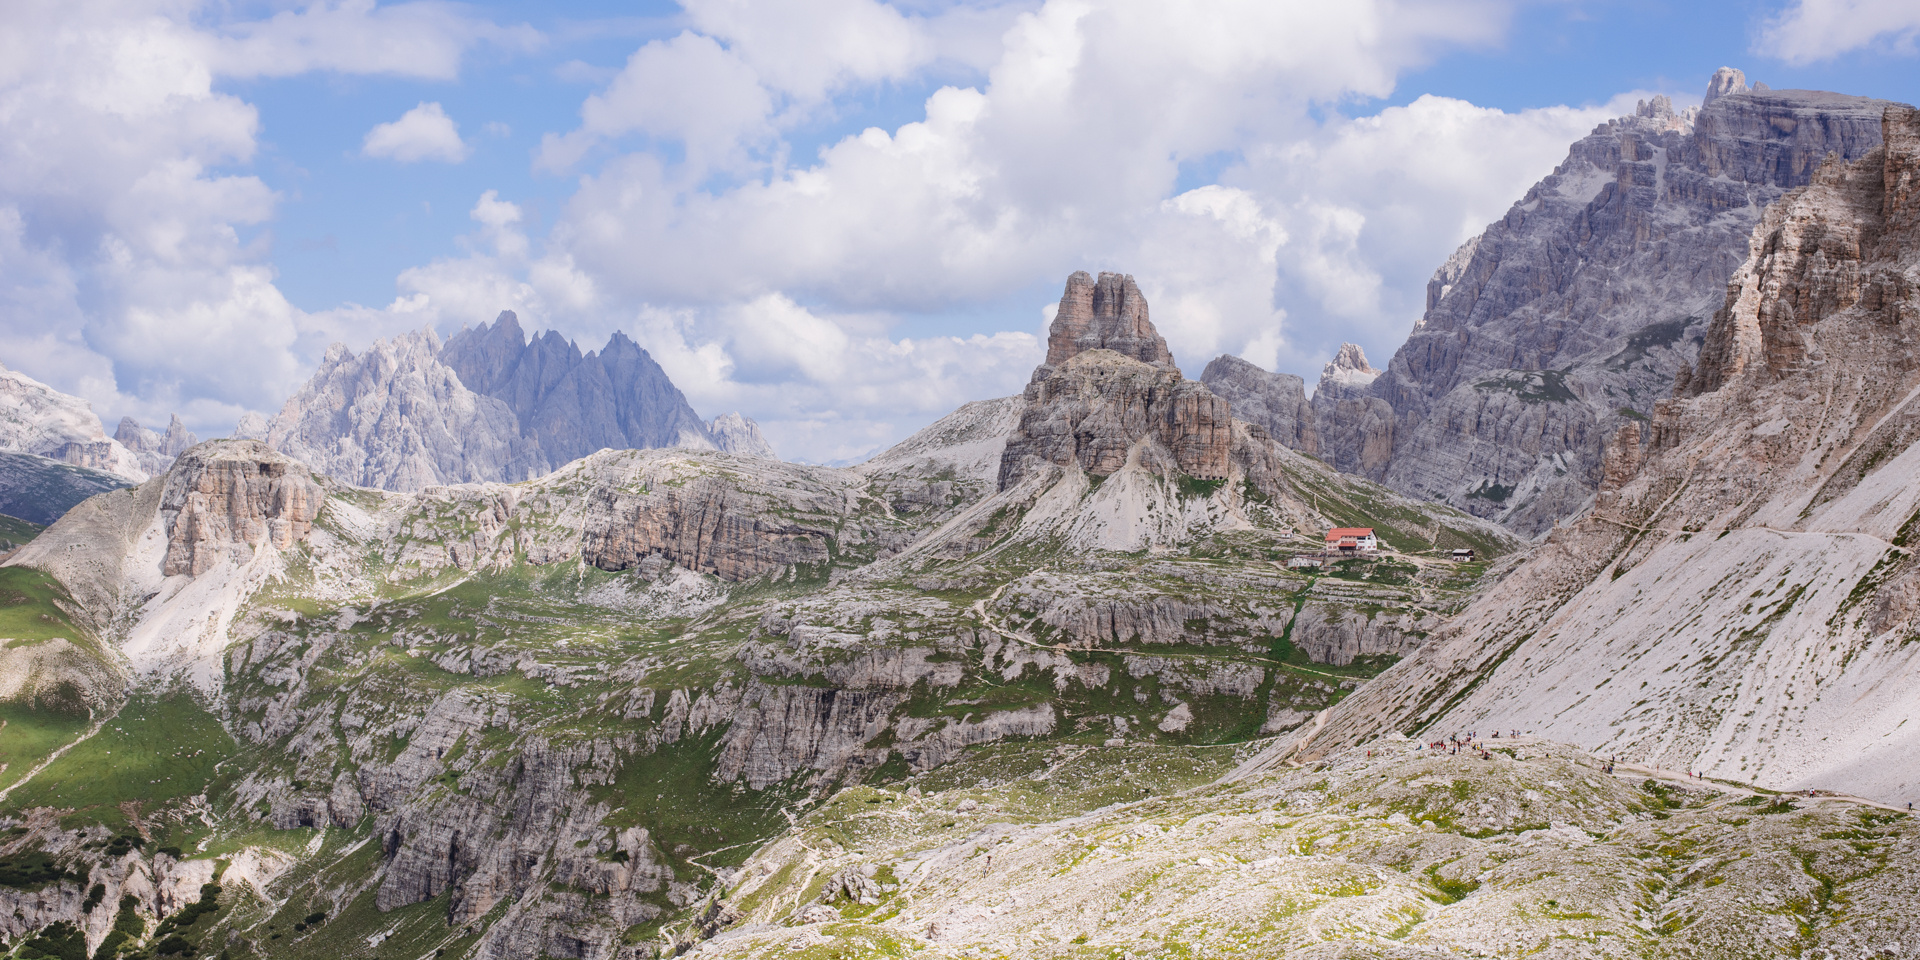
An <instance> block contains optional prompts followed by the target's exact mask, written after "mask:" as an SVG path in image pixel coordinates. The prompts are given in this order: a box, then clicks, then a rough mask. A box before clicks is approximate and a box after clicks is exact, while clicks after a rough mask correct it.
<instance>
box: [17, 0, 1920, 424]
mask: <svg viewBox="0 0 1920 960" xmlns="http://www.w3.org/2000/svg"><path fill="white" fill-rule="evenodd" d="M1335 6H1338V9H1330V8H1332V7H1335ZM1913 6H1914V5H1912V4H1910V3H1900V2H1893V0H1800V2H1795V3H1782V2H1747V3H1719V4H1707V3H1678V2H1672V3H1669V2H1652V0H1643V2H1617V3H1602V2H1542V3H1510V2H1504V0H1370V2H1356V3H1352V4H1346V5H1327V4H1313V3H1300V4H1289V3H1284V2H1261V3H1252V2H1245V3H1235V2H1220V3H1209V4H1201V5H1197V6H1195V7H1193V8H1191V9H1182V8H1181V7H1180V5H1178V4H1171V3H1160V2H1157V0H1155V2H1128V0H1115V2H1111V3H1089V2H1082V0H1049V2H1039V0H1035V2H1014V3H1005V4H994V5H964V4H948V3H941V2H933V0H927V2H902V3H897V4H893V5H891V6H889V5H886V4H883V3H880V2H878V0H787V2H784V3H779V4H768V3H761V2H758V0H698V2H694V0H689V2H688V4H687V5H686V6H685V7H683V6H681V5H680V4H676V3H627V4H616V3H606V2H601V3H548V4H539V5H528V4H511V3H471V4H459V5H456V4H443V3H433V2H429V3H419V2H413V3H398V4H388V3H380V4H376V3H374V2H373V0H331V2H323V3H314V4H308V3H271V4H231V3H220V4H214V3H205V4H199V3H195V2H193V0H90V2H86V3H79V4H54V3H50V2H44V3H43V2H29V3H27V4H26V5H25V6H24V7H21V8H20V10H21V14H20V21H19V22H18V23H17V24H16V28H17V29H15V30H13V31H10V32H11V33H13V35H14V37H15V41H14V42H15V44H17V45H18V46H17V47H12V48H8V47H4V41H0V55H5V54H7V53H8V52H9V50H13V52H14V53H15V57H14V59H15V60H16V61H17V63H16V65H15V66H13V67H11V68H9V70H10V72H0V97H6V98H11V99H12V100H13V101H14V102H17V103H25V104H26V105H27V106H26V108H24V109H21V110H16V111H15V112H14V114H13V115H12V118H11V119H9V120H7V121H5V122H4V123H0V126H4V127H7V129H0V135H4V136H5V137H6V138H7V139H8V140H9V141H10V142H11V143H12V146H11V147H8V148H4V149H0V323H5V324H6V329H7V331H8V334H9V336H8V337H7V339H6V341H5V345H4V346H3V347H0V361H4V362H5V363H6V364H7V365H9V366H11V367H14V368H16V369H21V370H23V371H25V372H27V373H29V374H30V375H33V376H36V377H39V378H41V379H43V380H46V381H48V382H50V383H52V384H54V385H55V386H57V387H60V388H61V389H65V390H69V391H71V392H76V393H79V394H81V395H83V396H86V397H87V398H89V399H90V400H92V401H93V403H94V405H95V408H96V409H97V410H98V411H99V412H101V413H102V414H103V415H104V416H105V417H106V418H108V420H109V423H111V422H112V421H113V420H115V419H117V418H118V417H119V416H120V415H122V414H132V415H135V416H138V417H140V418H141V419H142V420H145V421H154V420H159V421H162V422H163V421H164V418H165V416H166V415H167V414H168V413H170V412H174V411H178V412H180V413H181V414H182V415H183V416H184V417H185V418H186V419H188V421H189V423H190V425H191V426H193V427H194V428H196V429H197V430H199V431H200V432H201V433H202V434H203V435H213V434H219V433H224V432H225V431H226V429H228V428H229V427H230V425H231V424H232V422H233V420H234V418H236V417H237V416H238V415H239V414H240V413H242V412H245V411H248V410H252V411H257V412H261V413H265V414H267V415H271V414H272V413H273V412H274V411H275V410H276V409H277V408H278V404H279V402H280V400H281V399H283V398H284V397H285V396H286V395H287V394H289V393H290V392H291V391H292V390H293V388H294V387H296V386H297V385H298V383H299V382H300V381H301V380H303V379H304V378H305V376H306V375H307V374H308V373H310V372H311V369H312V365H313V363H314V361H315V360H317V358H318V356H319V354H320V352H321V351H323V350H324V348H325V347H326V345H327V343H328V342H329V341H332V340H336V339H337V340H342V341H344V342H346V343H347V344H348V345H349V346H350V347H352V348H354V349H356V350H357V349H361V348H363V347H365V346H366V345H367V343H368V342H370V341H371V340H372V339H373V338H374V337H377V336H388V335H392V334H394V333H398V332H401V331H404V330H407V329H416V328H418V327H420V326H423V325H426V326H433V327H435V328H437V329H439V330H440V331H441V332H442V333H443V334H446V333H450V332H452V331H453V330H457V329H458V328H459V327H460V326H461V325H462V324H466V323H473V322H479V321H483V320H485V319H487V318H489V317H491V316H492V315H493V314H494V313H496V312H497V311H498V310H499V309H502V308H513V309H516V310H517V311H518V312H520V314H521V316H522V320H523V323H525V325H527V326H529V327H532V328H542V327H552V328H555V329H559V330H561V331H562V332H564V333H566V334H568V335H569V336H573V337H576V338H578V339H579V340H580V342H581V344H582V346H583V347H586V348H593V347H596V346H598V345H599V344H600V343H601V342H603V341H604V339H605V337H606V336H607V334H608V333H610V332H611V331H612V330H614V329H625V330H627V331H629V332H630V333H632V334H633V335H634V336H635V337H636V339H638V340H639V341H640V342H641V343H642V344H643V345H644V346H646V347H648V348H649V349H650V350H651V351H652V352H653V353H654V354H655V356H656V357H657V358H658V359H660V361H661V362H662V363H663V365H665V366H666V367H667V368H668V370H669V372H670V373H671V374H672V375H673V376H674V378H675V381H676V383H678V384H679V385H680V386H681V388H682V389H683V390H684V391H685V392H686V393H687V394H688V396H689V398H690V399H691V400H692V401H693V402H694V404H695V407H696V409H698V410H699V411H700V412H701V413H702V414H703V415H705V416H709V417H711V416H713V415H716V414H718V413H722V412H725V411H726V410H730V409H740V410H742V411H743V412H745V413H747V414H748V415H749V416H753V417H755V418H756V419H758V420H760V421H761V422H762V423H763V425H764V426H765V427H766V428H767V430H768V432H769V434H770V435H771V437H772V439H773V440H774V442H775V444H776V446H777V447H779V448H780V449H781V450H782V452H783V453H787V454H789V455H793V456H801V457H806V458H808V459H813V460H822V461H824V460H832V459H836V458H841V457H846V456H850V455H855V454H858V453H861V452H864V451H866V450H870V449H872V448H873V447H876V446H879V445H882V444H884V443H887V442H891V441H892V440H896V439H898V438H900V437H902V436H904V435H905V434H906V433H909V432H911V431H912V430H913V429H916V428H918V427H919V426H922V425H924V424H925V423H927V422H929V421H930V420H932V419H934V418H935V417H937V416H939V415H941V414H942V413H944V412H946V411H947V410H949V409H951V408H952V407H953V406H956V405H958V404H959V403H961V402H964V401H966V400H970V399H979V398H981V397H986V396H996V395H1003V394H1005V393H1009V392H1013V391H1014V390H1017V389H1018V388H1019V386H1020V385H1021V384H1022V383H1023V382H1024V380H1025V378H1026V373H1027V370H1028V369H1030V367H1031V365H1032V364H1033V363H1034V362H1036V361H1037V359H1038V353H1039V340H1038V335H1039V333H1040V332H1041V330H1042V329H1043V325H1044V322H1045V316H1046V314H1045V308H1046V307H1047V305H1048V304H1049V303H1050V302H1051V301H1053V300H1054V299H1056V298H1057V297H1058V292H1059V289H1060V285H1061V283H1062V281H1063V280H1064V278H1065V274H1066V273H1067V272H1068V271H1070V270H1072V269H1076V268H1085V269H1095V270H1098V269H1122V270H1126V271H1128V272H1132V273H1134V274H1135V275H1136V276H1138V277H1139V279H1140V280H1141V283H1142V285H1143V287H1144V288H1145V289H1146V290H1147V292H1148V295H1149V297H1150V300H1151V302H1152V303H1153V306H1154V311H1155V320H1156V322H1157V323H1158V324H1159V325H1160V326H1161V328H1162V330H1163V332H1165V333H1166V334H1167V336H1168V338H1169V340H1170V341H1171V343H1172V345H1173V347H1174V350H1175V354H1176V358H1177V359H1178V360H1179V361H1180V362H1181V363H1182V365H1183V366H1185V367H1187V368H1189V372H1190V373H1193V372H1197V370H1198V368H1199V367H1200V366H1202V365H1204V363H1205V362H1206V360H1207V359H1208V358H1209V357H1210V356H1212V355H1213V354H1215V353H1219V352H1234V353H1239V354H1241V355H1243V356H1247V357H1248V358H1249V359H1252V360H1254V361H1255V362H1256V363H1261V364H1263V365H1266V366H1269V367H1272V368H1276V369H1282V370H1286V371H1289V372H1294V373H1298V374H1301V375H1303V376H1306V377H1307V379H1308V380H1309V382H1311V381H1312V380H1313V379H1314V377H1315V376H1316V374H1317V370H1318V367H1319V365H1320V364H1321V363H1323V362H1324V361H1325V360H1326V359H1327V357H1328V356H1330V355H1331V353H1332V352H1333V351H1334V349H1336V348H1337V347H1338V345H1339V344H1340V343H1341V342H1342V341H1345V340H1352V341H1354V342H1357V343H1359V344H1361V345H1362V346H1363V347H1364V348H1366V350H1367V352H1368V354H1369V356H1370V357H1371V358H1372V359H1373V360H1374V361H1375V363H1376V365H1381V364H1383V363H1384V361H1385V360H1386V359H1387V357H1389V356H1390V355H1391V353H1392V351H1393V349H1394V348H1395V347H1397V346H1398V344H1399V343H1400V341H1401V339H1403V338H1404V335H1405V332H1406V330H1407V328H1408V327H1409V326H1410V325H1411V324H1412V322H1413V321H1414V320H1415V319H1416V318H1417V313H1418V309H1419V304H1420V297H1421V295H1422V292H1423V290H1424V284H1425V280H1426V277H1427V275H1428V274H1429V273H1431V271H1432V270H1433V268H1434V267H1435V266H1437V265H1438V263H1439V262H1440V260H1442V259H1443V258H1444V257H1445V256H1446V254H1447V253H1448V252H1449V251H1450V250H1451V249H1452V248H1453V247H1454V246H1455V245H1457V244H1458V243H1459V242H1461V241H1462V240H1464V239H1466V238H1467V237H1468V236H1470V235H1471V234H1472V233H1474V232H1477V230H1478V227H1479V226H1480V225H1482V224H1484V223H1486V222H1487V221H1489V220H1491V219H1493V218H1495V217H1497V216H1499V215H1500V213H1501V212H1502V211H1503V210H1504V209H1505V207H1506V205H1507V204H1509V203H1511V202H1512V201H1513V200H1515V199H1517V198H1518V197H1519V195H1520V194H1521V193H1522V192H1523V191H1524V189H1525V187H1526V185H1527V184H1529V183H1531V182H1532V181H1534V180H1536V179H1538V178H1539V177H1540V176H1542V175H1544V174H1545V173H1547V172H1548V170H1550V169H1551V167H1552V166H1553V165H1554V164H1555V163H1556V162H1557V161H1558V160H1559V159H1560V157H1561V156H1563V155H1564V152H1565V148H1566V145H1567V143H1568V142H1569V141H1570V140H1572V139H1573V138H1575V137H1577V136H1579V135H1580V134H1582V133H1584V132H1585V131H1586V130H1588V129H1590V128H1591V127H1592V126H1593V125H1594V124H1595V123H1597V122H1599V121H1600V120H1603V119H1605V118H1606V117H1608V116H1612V115H1618V114H1619V113H1622V112H1626V111H1628V110H1630V109H1631V104H1632V101H1633V99H1634V98H1636V97H1639V96H1647V95H1650V94H1651V93H1656V92H1658V93H1667V94H1670V95H1671V96H1673V97H1674V98H1675V100H1676V101H1677V102H1678V103H1680V104H1681V105H1683V106H1684V105H1686V104H1689V103H1696V102H1697V101H1698V98H1699V95H1700V93H1701V92H1702V91H1703V90H1704V88H1705V84H1706V79H1707V77H1708V75H1710V74H1711V73H1712V71H1713V70H1714V69H1715V68H1716V67H1719V66H1723V65H1730V66H1735V67H1740V68H1742V69H1744V70H1745V71H1746V73H1747V75H1748V77H1749V79H1751V80H1759V81H1765V82H1767V83H1768V84H1770V85H1771V86H1773V87H1775V88H1786V87H1811V88H1819V89H1831V90H1838V91H1842V92H1847V93H1856V94H1863V95H1871V96H1877V97H1884V98H1888V99H1894V100H1904V101H1907V102H1916V101H1920V70H1917V69H1915V68H1916V66H1920V64H1917V63H1916V56H1915V53H1914V42H1915V35H1916V30H1917V29H1920V11H1916V10H1915V9H1913ZM89 71H91V72H89ZM449 124H450V125H451V126H449ZM382 125H394V126H390V127H388V128H385V129H384V131H383V129H382ZM870 128H871V129H872V131H873V132H871V133H866V132H865V131H868V130H869V129H870Z"/></svg>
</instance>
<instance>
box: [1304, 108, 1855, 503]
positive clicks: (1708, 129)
mask: <svg viewBox="0 0 1920 960" xmlns="http://www.w3.org/2000/svg"><path fill="white" fill-rule="evenodd" d="M1709 87H1710V93H1711V96H1710V97H1709V100H1708V102H1707V104H1706V105H1705V106H1704V107H1703V108H1701V109H1699V110H1698V111H1694V110H1688V111H1683V112H1679V113H1675V112H1674V111H1673V110H1672V107H1671V104H1670V103H1665V102H1663V101H1661V100H1660V99H1658V98H1654V99H1652V100H1649V101H1647V102H1646V104H1645V105H1644V106H1643V107H1641V108H1639V109H1636V111H1635V113H1634V115H1632V116H1627V117H1621V118H1619V119H1616V120H1611V121H1608V122H1607V123H1604V124H1601V125H1600V126H1599V127H1598V128H1596V129H1595V130H1594V131H1593V132H1592V133H1591V134H1589V135H1588V136H1586V137H1583V138H1581V139H1580V140H1578V141H1576V142H1575V143H1574V144H1572V145H1571V146H1570V148H1569V149H1568V153H1567V158H1566V160H1565V161H1563V162H1562V163H1561V164H1560V166H1559V167H1557V168H1556V169H1555V170H1554V172H1553V173H1552V174H1551V175H1549V176H1548V177H1546V178H1545V179H1543V180H1541V181H1540V182H1539V183H1538V184H1535V185H1534V186H1533V188H1531V189H1530V190H1528V191H1527V193H1526V195H1525V196H1523V197H1521V198H1520V200H1519V202H1517V203H1515V204H1514V205H1513V207H1511V208H1510V209H1509V210H1508V211H1507V214H1506V216H1504V217H1502V218H1501V219H1500V220H1499V221H1496V222H1495V223H1493V224H1491V225H1489V226H1488V227H1487V229H1486V230H1485V231H1484V232H1483V233H1481V235H1480V236H1479V237H1477V238H1475V239H1474V240H1473V241H1470V242H1469V243H1468V244H1465V245H1463V246H1462V247H1461V248H1460V249H1459V250H1458V251H1456V252H1455V253H1454V255H1453V256H1452V257H1450V258H1449V259H1448V261H1447V263H1446V264H1444V265H1443V266H1442V267H1441V269H1440V270H1439V271H1437V272H1436V273H1435V275H1434V277H1433V279H1432V280H1431V281H1429V283H1428V288H1427V310H1426V312H1425V314H1424V315H1423V316H1422V317H1421V318H1420V320H1419V321H1418V322H1417V323H1416V324H1415V325H1414V328H1413V331H1412V333H1411V334H1410V335H1409V336H1408V338H1407V341H1406V343H1405V344H1404V345H1403V346H1402V347H1401V348H1400V350H1399V351H1398V352H1397V353H1396V354H1395V356H1394V359H1393V361H1392V362H1391V363H1389V364H1386V365H1385V370H1384V371H1382V372H1381V373H1380V374H1379V375H1378V376H1375V377H1373V378H1372V379H1371V381H1370V382H1365V383H1360V384H1359V385H1357V386H1354V385H1348V384H1343V383H1341V382H1340V381H1339V380H1338V378H1332V379H1323V381H1322V386H1321V388H1320V389H1319V390H1316V391H1315V393H1314V397H1313V403H1314V409H1315V411H1316V422H1315V428H1316V431H1317V433H1318V435H1319V440H1320V447H1321V452H1320V454H1319V455H1320V456H1321V457H1322V458H1323V459H1325V460H1327V461H1328V462H1330V463H1333V464H1335V465H1336V466H1338V467H1339V468H1340V469H1342V470H1350V471H1358V472H1361V473H1363V474H1364V475H1365V476H1367V477H1369V478H1372V479H1376V480H1380V481H1382V482H1384V483H1385V484H1386V485H1388V486H1390V487H1392V488H1394V489H1396V490H1399V491H1401V492H1403V493H1406V494H1408V495H1411V496H1417V497H1422V498H1428V499H1436V500H1442V501H1444V502H1447V503H1449V504H1451V505H1453V506H1455V507H1458V508H1460V509H1463V510H1466V511H1468V512H1470V513H1474V514H1475V515H1478V516H1481V517H1486V518H1489V519H1497V520H1499V521H1500V522H1503V523H1507V524H1510V525H1512V527H1513V528H1514V529H1515V530H1517V531H1519V532H1521V533H1523V534H1527V535H1533V534H1538V533H1541V532H1544V531H1545V530H1547V529H1548V528H1550V527H1551V526H1552V525H1553V524H1554V523H1555V522H1558V521H1559V520H1561V519H1564V518H1565V517H1567V516H1569V515H1570V514H1572V513H1574V512H1577V511H1578V510H1580V509H1583V508H1584V507H1585V505H1586V504H1587V503H1588V502H1589V500H1590V498H1591V497H1592V495H1593V494H1594V492H1595V490H1596V489H1598V485H1599V483H1600V482H1601V480H1602V479H1603V477H1604V474H1605V463H1604V462H1603V460H1604V455H1603V454H1604V449H1605V446H1606V442H1607V439H1608V438H1609V437H1611V436H1613V435H1614V434H1615V432H1616V431H1617V430H1618V428H1619V427H1620V426H1622V425H1624V424H1627V423H1629V422H1633V423H1644V422H1645V421H1646V419H1647V417H1648V415H1649V413H1650V412H1651V409H1652V407H1653V404H1654V403H1655V402H1656V401H1657V400H1658V399H1660V398H1661V397H1663V396H1665V395H1667V394H1668V393H1670V392H1671V391H1672V389H1673V385H1674V384H1675V382H1676V375H1677V374H1678V373H1679V372H1680V371H1681V369H1682V368H1683V367H1685V366H1687V365H1688V364H1689V363H1691V362H1692V361H1693V359H1694V358H1695V357H1696V356H1697V353H1698V350H1699V349H1700V348H1699V344H1700V343H1701V341H1702V337H1703V335H1704V334H1705V332H1706V328H1707V326H1708V320H1709V318H1711V317H1712V316H1713V314H1714V312H1715V311H1716V310H1718V309H1720V307H1721V306H1722V305H1723V304H1724V303H1725V301H1726V296H1727V281H1728V280H1729V279H1730V278H1731V277H1732V275H1733V273H1734V271H1735V269H1736V268H1738V267H1739V266H1740V265H1741V263H1742V262H1743V261H1745V260H1746V258H1747V254H1748V246H1747V243H1748V237H1749V235H1750V234H1751V233H1752V231H1753V227H1754V224H1755V223H1756V222H1757V220H1758V219H1759V216H1760V212H1761V211H1762V210H1763V209H1765V208H1766V207H1767V205H1768V204H1770V203H1772V202H1773V201H1775V200H1776V199H1778V198H1779V197H1780V196H1781V195H1782V194H1783V193H1785V192H1786V191H1787V190H1789V189H1792V188H1795V187H1798V186H1802V185H1804V184H1806V183H1808V182H1809V181H1810V180H1811V179H1812V178H1813V177H1814V175H1815V172H1816V171H1817V170H1818V169H1819V167H1820V164H1821V163H1822V162H1823V161H1824V160H1825V158H1826V157H1827V156H1828V155H1829V154H1836V155H1837V156H1838V157H1839V158H1840V159H1841V160H1843V161H1846V160H1854V159H1858V158H1860V157H1862V156H1864V155H1866V154H1867V153H1868V152H1869V151H1871V150H1872V149H1874V148H1875V147H1876V146H1877V145H1878V144H1879V142H1880V115H1881V112H1882V110H1883V109H1884V107H1885V106H1886V103H1885V102H1884V101H1879V100H1871V99H1868V98H1865V97H1851V96H1844V95H1841V94H1836V93H1825V92H1820V91H1807V90H1778V91H1776V90H1766V89H1762V88H1761V87H1760V86H1759V85H1757V84H1755V85H1751V86H1749V85H1748V84H1747V82H1746V80H1745V78H1744V77H1743V76H1741V75H1740V74H1738V72H1737V71H1732V70H1727V71H1722V72H1721V73H1720V74H1716V77H1715V79H1714V80H1713V81H1712V82H1711V83H1710V85H1709ZM1336 364H1337V361H1336ZM1353 379H1354V380H1355V381H1358V380H1359V378H1358V377H1355V378H1353ZM1329 388H1337V389H1338V390H1339V391H1341V392H1340V393H1339V396H1338V402H1334V395H1333V393H1332V392H1330V390H1329ZM1362 395H1364V399H1363V397H1362Z"/></svg>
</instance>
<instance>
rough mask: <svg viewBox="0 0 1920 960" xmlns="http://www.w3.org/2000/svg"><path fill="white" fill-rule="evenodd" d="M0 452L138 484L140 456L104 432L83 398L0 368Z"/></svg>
mask: <svg viewBox="0 0 1920 960" xmlns="http://www.w3.org/2000/svg"><path fill="white" fill-rule="evenodd" d="M0 451H6V452H13V453H31V454H35V455H37V456H42V457H46V458H47V459H49V460H58V461H60V462H62V463H70V464H73V465H74V466H77V467H86V468H87V469H89V470H98V471H100V472H102V473H110V474H113V475H114V476H116V477H121V478H123V479H126V480H132V481H133V482H135V483H138V482H140V481H142V480H145V479H147V477H148V475H149V474H148V472H147V471H146V470H144V469H142V468H141V466H140V458H139V457H138V456H136V455H135V454H134V453H133V451H131V450H128V449H127V448H126V447H125V446H124V445H122V444H121V443H120V442H119V441H118V440H115V439H113V438H112V437H109V436H107V432H106V430H105V429H104V428H103V427H102V426H101V425H100V418H99V417H98V416H97V415H95V414H94V412H93V405H92V404H90V403H88V402H87V401H85V400H83V399H81V398H79V397H76V396H72V395H70V394H65V393H61V392H60V391H58V390H55V389H53V388H52V387H49V386H47V385H46V384H44V383H41V382H40V381H38V380H35V379H33V378H32V377H29V376H27V375H26V374H23V373H20V372H18V371H15V370H9V369H7V368H6V367H5V366H0Z"/></svg>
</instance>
